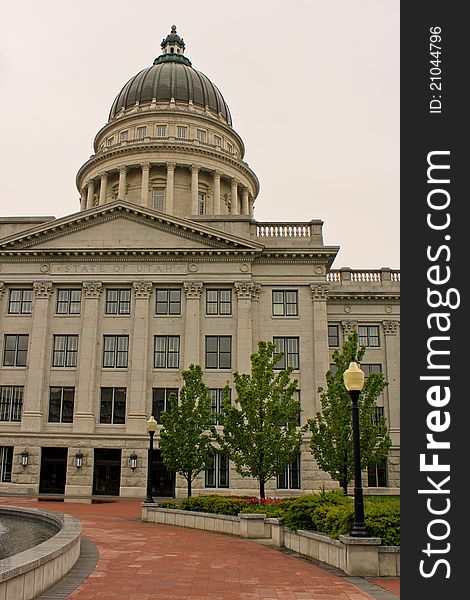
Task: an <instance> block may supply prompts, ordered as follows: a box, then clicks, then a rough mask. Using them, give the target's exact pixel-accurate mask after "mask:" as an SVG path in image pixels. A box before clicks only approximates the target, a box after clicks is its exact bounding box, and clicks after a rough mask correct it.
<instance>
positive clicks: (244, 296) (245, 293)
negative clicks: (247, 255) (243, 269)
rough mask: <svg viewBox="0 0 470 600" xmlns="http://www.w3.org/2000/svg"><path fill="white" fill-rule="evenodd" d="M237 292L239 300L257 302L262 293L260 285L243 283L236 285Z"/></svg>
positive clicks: (249, 282) (248, 282)
mask: <svg viewBox="0 0 470 600" xmlns="http://www.w3.org/2000/svg"><path fill="white" fill-rule="evenodd" d="M235 291H236V294H237V298H238V299H239V300H257V299H258V298H259V294H260V291H261V285H260V284H259V283H253V282H251V281H242V282H237V283H235Z"/></svg>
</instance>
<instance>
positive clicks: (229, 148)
mask: <svg viewBox="0 0 470 600" xmlns="http://www.w3.org/2000/svg"><path fill="white" fill-rule="evenodd" d="M227 150H228V151H229V152H233V146H232V144H230V143H229V142H227Z"/></svg>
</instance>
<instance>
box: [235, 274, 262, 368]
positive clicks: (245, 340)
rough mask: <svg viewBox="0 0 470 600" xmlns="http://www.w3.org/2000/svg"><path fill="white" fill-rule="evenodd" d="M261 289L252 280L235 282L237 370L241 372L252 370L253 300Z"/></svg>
mask: <svg viewBox="0 0 470 600" xmlns="http://www.w3.org/2000/svg"><path fill="white" fill-rule="evenodd" d="M259 290H260V286H259V284H257V283H253V282H251V281H242V282H240V283H238V282H237V283H235V292H236V294H237V302H238V311H237V312H238V318H237V364H236V370H237V371H239V372H240V373H249V372H250V371H251V361H250V356H251V353H252V352H253V320H252V314H251V301H252V299H253V298H254V297H255V296H258V295H259Z"/></svg>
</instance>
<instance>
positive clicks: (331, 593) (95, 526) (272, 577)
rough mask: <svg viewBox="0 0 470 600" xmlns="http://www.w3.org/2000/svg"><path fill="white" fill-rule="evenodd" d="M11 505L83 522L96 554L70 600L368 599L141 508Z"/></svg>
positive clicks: (312, 570) (282, 559)
mask: <svg viewBox="0 0 470 600" xmlns="http://www.w3.org/2000/svg"><path fill="white" fill-rule="evenodd" d="M5 501H7V500H6V499H4V500H3V502H5ZM8 502H9V503H11V504H17V505H20V504H22V505H24V506H31V507H34V508H41V509H44V510H53V511H54V510H55V511H61V512H67V513H69V514H71V515H73V516H75V517H77V518H78V519H80V521H81V522H82V524H83V526H84V534H85V535H86V536H87V537H88V538H90V539H91V540H92V541H93V542H94V543H95V544H96V546H97V547H98V550H99V560H98V564H97V566H96V569H95V570H94V571H93V572H92V573H91V575H90V576H89V577H88V578H87V579H86V580H85V581H84V582H83V583H82V584H81V585H80V586H79V587H78V588H77V589H76V590H75V591H74V592H72V593H71V594H70V595H69V596H68V597H69V598H70V599H71V600H72V599H73V600H184V599H187V600H236V599H237V600H238V599H243V600H249V599H253V598H256V599H258V598H265V599H277V600H371V599H372V598H373V596H371V595H369V594H368V593H366V592H365V591H363V590H361V589H359V588H358V587H356V586H355V585H353V584H352V583H350V582H349V581H348V580H347V579H346V578H344V577H337V576H336V575H333V574H331V573H329V572H327V571H325V570H324V569H321V568H319V567H317V566H315V565H313V564H310V563H308V562H306V561H302V560H298V559H295V558H292V557H290V556H287V555H286V554H284V553H282V552H279V551H276V550H273V549H272V548H269V547H266V546H262V545H259V544H256V543H254V542H249V541H246V540H241V539H238V538H234V537H229V536H224V535H218V534H212V533H205V532H202V531H197V530H192V529H182V528H177V527H170V526H166V525H156V524H153V523H142V522H141V521H140V512H141V506H140V505H141V503H140V501H136V500H120V501H118V502H108V503H100V504H78V503H62V502H36V501H29V502H19V501H18V502H14V501H11V499H8ZM387 581H389V582H391V585H394V586H395V588H394V589H392V588H391V587H389V588H386V586H385V585H384V586H383V587H384V588H386V589H389V590H390V591H392V592H393V593H397V594H398V593H399V591H398V590H397V586H396V583H397V582H399V580H387ZM374 583H376V584H377V583H379V581H374ZM384 583H386V581H385V580H384ZM374 596H375V595H374ZM375 597H377V596H375Z"/></svg>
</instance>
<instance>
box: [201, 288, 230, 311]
mask: <svg viewBox="0 0 470 600" xmlns="http://www.w3.org/2000/svg"><path fill="white" fill-rule="evenodd" d="M231 314H232V290H230V289H227V290H206V315H231Z"/></svg>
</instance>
